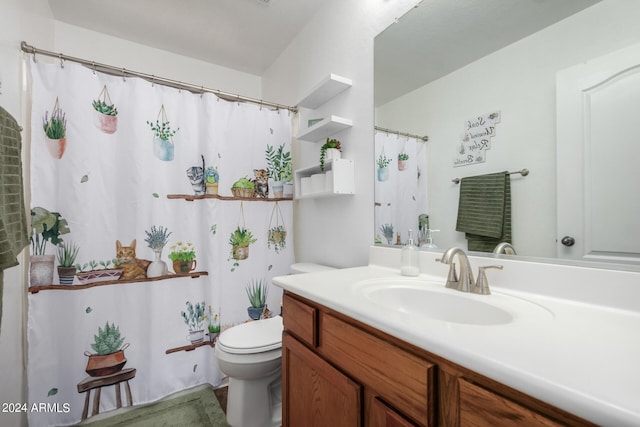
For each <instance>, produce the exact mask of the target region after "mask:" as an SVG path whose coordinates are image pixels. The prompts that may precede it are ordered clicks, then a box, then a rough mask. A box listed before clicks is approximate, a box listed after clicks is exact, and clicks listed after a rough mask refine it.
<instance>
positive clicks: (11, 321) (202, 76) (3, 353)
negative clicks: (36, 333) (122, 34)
mask: <svg viewBox="0 0 640 427" xmlns="http://www.w3.org/2000/svg"><path fill="white" fill-rule="evenodd" d="M21 41H26V42H27V43H28V44H30V45H33V46H35V47H37V48H41V49H45V50H49V51H53V52H62V53H65V54H67V55H70V56H74V57H79V58H83V59H88V60H92V61H96V62H99V63H105V64H109V65H114V66H117V67H124V68H127V69H131V70H134V71H140V72H144V73H148V74H155V75H158V76H162V77H167V78H171V79H175V80H178V81H183V82H187V83H192V84H196V85H202V86H205V87H208V88H212V89H219V90H222V91H225V92H229V93H239V94H241V95H244V96H248V97H253V98H262V93H261V92H262V82H261V77H260V76H254V75H251V74H246V73H240V72H237V71H234V70H230V69H228V68H225V67H220V66H217V65H213V64H210V63H206V62H202V61H198V60H195V59H193V58H188V57H184V56H180V55H176V54H173V53H169V52H165V51H161V50H157V49H152V48H150V47H147V46H143V45H139V44H135V43H131V42H128V41H125V40H121V39H117V38H115V37H111V36H107V35H104V34H100V33H96V32H92V31H88V30H85V29H82V28H79V27H75V26H71V25H68V24H65V23H61V22H57V21H55V20H54V19H53V16H52V14H51V10H50V9H49V5H48V1H47V0H4V1H3V4H2V13H0V82H1V83H2V86H1V87H0V92H2V94H1V95H0V105H2V107H3V108H5V109H6V110H7V111H9V113H11V115H13V116H14V117H15V118H16V119H17V120H18V122H19V123H20V124H21V125H22V126H23V127H24V128H25V131H24V132H23V145H25V149H26V152H27V153H28V145H27V142H28V139H29V135H28V127H29V124H28V121H27V118H26V117H25V116H24V115H23V110H25V109H26V107H27V106H26V105H25V100H24V99H23V88H22V86H21V75H22V57H23V54H22V52H21V50H20V42H21ZM37 60H41V61H46V60H49V59H47V58H45V57H43V56H37ZM27 161H28V158H25V159H24V164H23V166H24V168H25V172H26V170H27V168H28V162H27ZM26 175H27V176H25V178H28V174H26ZM26 185H27V187H28V183H27V184H26ZM27 196H28V188H27ZM20 260H21V262H22V264H21V265H20V266H18V267H14V268H11V269H9V270H6V271H5V274H4V298H3V316H2V325H1V330H0V384H1V386H0V403H4V402H6V403H8V402H14V403H27V400H26V379H25V375H26V372H25V366H26V365H25V363H24V359H25V358H26V344H25V343H24V340H25V338H24V337H25V336H26V317H25V315H26V306H25V304H26V288H27V286H28V285H27V275H26V274H25V270H26V268H25V267H24V259H23V258H21V259H20ZM20 425H26V416H25V414H24V413H23V414H20V413H13V414H11V413H2V412H0V426H20Z"/></svg>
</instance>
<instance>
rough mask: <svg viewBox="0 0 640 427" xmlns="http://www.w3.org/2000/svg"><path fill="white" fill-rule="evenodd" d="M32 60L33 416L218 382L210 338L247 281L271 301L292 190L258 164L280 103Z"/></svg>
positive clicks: (282, 137)
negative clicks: (279, 190)
mask: <svg viewBox="0 0 640 427" xmlns="http://www.w3.org/2000/svg"><path fill="white" fill-rule="evenodd" d="M27 62H30V67H31V80H32V81H31V92H32V100H31V101H32V102H31V104H32V112H31V135H32V138H31V153H30V155H31V214H32V218H31V220H32V227H33V234H32V258H31V265H30V269H31V271H30V287H29V298H28V304H29V309H28V313H29V314H28V317H29V319H28V340H29V359H28V390H29V392H28V393H29V396H28V397H29V402H30V403H37V404H39V403H44V404H46V405H45V406H43V407H42V408H44V410H41V411H30V412H29V424H30V425H31V426H44V425H68V424H73V423H77V422H78V421H80V419H81V418H83V417H85V416H88V417H90V416H91V415H92V413H93V412H94V406H95V405H97V404H98V402H99V405H98V406H97V409H98V410H99V412H100V413H102V412H106V411H109V410H112V409H114V408H116V407H117V406H118V404H119V403H120V402H121V403H122V405H123V406H127V404H128V402H129V401H130V402H131V403H132V404H133V405H137V404H143V403H147V402H151V401H155V400H158V399H160V398H162V397H164V396H166V395H168V394H170V393H173V392H176V391H179V390H182V389H186V388H189V387H192V386H195V385H198V384H203V383H210V384H213V385H217V384H219V383H220V381H221V377H222V375H223V374H222V373H221V372H220V371H219V369H218V367H217V363H216V360H215V356H214V350H213V345H209V343H208V340H209V337H211V338H213V339H215V336H216V332H217V330H218V329H217V327H218V326H221V328H222V330H224V329H225V328H226V327H229V326H231V325H234V324H238V323H241V322H245V321H247V320H249V316H248V310H247V308H248V306H249V305H250V304H249V298H248V297H247V292H246V288H247V287H256V286H260V285H262V286H263V287H264V288H262V290H263V291H266V292H267V297H266V303H267V307H268V308H267V310H266V311H265V313H266V315H269V313H271V314H272V315H277V314H280V304H281V291H280V290H279V288H276V287H274V286H273V285H272V284H271V278H272V277H273V276H276V275H282V274H287V273H288V271H289V266H290V264H291V263H292V262H293V236H292V230H293V227H292V202H291V199H290V198H287V197H279V198H275V197H274V194H273V192H272V191H271V192H268V188H270V187H271V185H272V180H270V179H269V180H268V181H266V175H267V174H269V173H271V174H272V173H273V171H272V170H271V168H270V167H269V166H273V162H271V163H270V162H269V161H268V158H267V157H268V156H267V151H268V149H269V147H271V150H270V151H271V152H272V153H274V152H278V149H279V148H280V147H281V146H282V147H283V150H280V151H281V153H285V154H286V153H289V152H290V144H291V117H290V115H289V113H288V111H273V110H269V109H267V108H262V107H261V106H259V105H253V104H247V103H238V102H228V101H224V100H220V99H218V98H217V97H215V96H214V95H212V94H204V95H200V94H193V93H190V92H187V91H180V90H177V89H173V88H168V87H165V86H160V85H157V84H156V85H154V84H152V83H150V82H148V81H145V80H142V79H137V78H123V77H121V76H120V77H119V76H110V75H105V74H101V73H97V72H94V71H92V70H90V69H87V68H85V67H82V66H80V65H77V64H70V63H65V64H64V67H61V66H60V65H59V64H45V63H43V61H41V60H39V61H37V62H33V61H30V60H29V61H27ZM272 160H273V159H272ZM285 163H286V161H285ZM261 169H265V170H268V172H264V171H261V172H258V173H257V175H258V176H259V178H258V179H256V180H255V181H256V182H255V183H253V181H252V180H253V178H254V176H255V175H256V172H254V170H261ZM283 174H284V175H287V173H286V171H284V173H283ZM243 178H247V179H243ZM265 181H266V182H267V185H265ZM236 182H237V184H236ZM216 184H217V185H216ZM234 184H236V186H237V187H239V188H240V189H239V190H234V191H232V189H231V188H232V186H233V185H234ZM249 187H254V190H253V191H254V192H255V193H256V194H251V193H252V190H251V188H249ZM234 192H235V194H234ZM216 193H217V194H216ZM241 193H242V194H241ZM240 196H242V197H240ZM258 196H260V197H258ZM278 196H280V195H278ZM232 243H233V244H234V245H236V246H237V247H236V246H232ZM74 256H75V259H73V258H74ZM66 264H69V267H70V268H68V269H64V268H58V267H63V266H64V265H66ZM43 265H44V267H43ZM74 268H75V270H74ZM68 270H71V272H69V271H68ZM209 330H211V334H209V332H208V331H209ZM198 331H202V332H198ZM192 332H195V333H192ZM99 356H102V357H99ZM104 359H109V360H106V361H105V360H104ZM96 394H97V396H99V397H95V396H96ZM89 396H91V397H89ZM94 399H95V400H94Z"/></svg>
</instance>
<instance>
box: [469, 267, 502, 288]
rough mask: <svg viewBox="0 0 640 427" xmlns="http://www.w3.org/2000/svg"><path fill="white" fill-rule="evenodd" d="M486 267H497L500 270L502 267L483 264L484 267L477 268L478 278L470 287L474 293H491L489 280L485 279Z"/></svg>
mask: <svg viewBox="0 0 640 427" xmlns="http://www.w3.org/2000/svg"><path fill="white" fill-rule="evenodd" d="M487 268H497V269H498V270H502V269H503V268H504V267H503V266H501V265H485V266H484V267H480V268H479V269H478V280H477V281H476V285H475V286H474V287H473V288H472V289H471V292H473V293H474V294H482V295H489V294H491V291H490V290H489V280H487V273H486V272H485V270H486V269H487Z"/></svg>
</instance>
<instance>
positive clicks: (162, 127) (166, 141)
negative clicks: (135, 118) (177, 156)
mask: <svg viewBox="0 0 640 427" xmlns="http://www.w3.org/2000/svg"><path fill="white" fill-rule="evenodd" d="M147 124H148V125H149V127H150V128H151V130H152V131H153V154H154V155H155V156H156V157H157V158H158V159H160V160H162V161H164V162H170V161H172V160H173V156H174V142H173V137H174V135H175V134H176V132H178V131H179V130H180V129H179V128H176V129H175V130H174V129H171V123H170V122H169V119H168V118H167V113H166V111H165V109H164V104H162V106H161V107H160V111H159V112H158V117H157V118H156V122H155V123H152V122H150V121H148V120H147Z"/></svg>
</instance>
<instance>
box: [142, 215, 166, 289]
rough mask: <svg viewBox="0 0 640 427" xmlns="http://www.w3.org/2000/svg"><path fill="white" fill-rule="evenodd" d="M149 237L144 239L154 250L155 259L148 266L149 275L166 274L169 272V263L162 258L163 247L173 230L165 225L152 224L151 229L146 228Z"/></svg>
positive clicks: (158, 275)
mask: <svg viewBox="0 0 640 427" xmlns="http://www.w3.org/2000/svg"><path fill="white" fill-rule="evenodd" d="M145 233H146V235H147V237H145V239H144V241H145V242H147V245H149V247H150V248H151V250H153V253H154V255H155V259H154V260H153V261H151V264H149V266H148V267H147V277H160V276H166V275H167V273H168V272H169V269H168V268H167V263H166V262H164V261H163V260H162V249H164V247H165V246H166V244H167V241H168V239H169V236H170V235H171V232H170V231H169V230H167V229H166V228H165V227H163V226H159V227H156V226H155V225H153V226H151V229H150V230H145Z"/></svg>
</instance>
